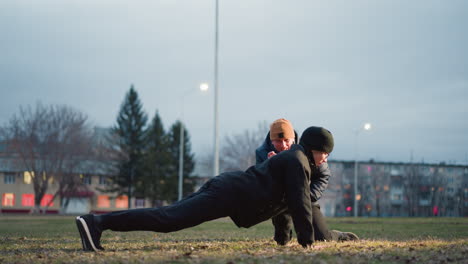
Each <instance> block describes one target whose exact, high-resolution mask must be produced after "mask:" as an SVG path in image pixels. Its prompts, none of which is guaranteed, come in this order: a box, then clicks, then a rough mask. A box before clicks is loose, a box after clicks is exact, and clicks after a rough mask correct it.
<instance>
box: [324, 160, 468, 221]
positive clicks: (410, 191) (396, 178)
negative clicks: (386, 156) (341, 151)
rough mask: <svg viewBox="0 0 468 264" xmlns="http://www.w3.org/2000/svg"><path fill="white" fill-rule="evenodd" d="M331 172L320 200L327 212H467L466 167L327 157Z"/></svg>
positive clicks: (331, 214) (446, 214)
mask: <svg viewBox="0 0 468 264" xmlns="http://www.w3.org/2000/svg"><path fill="white" fill-rule="evenodd" d="M329 165H330V169H331V171H332V175H333V176H332V177H331V179H330V182H329V186H328V189H327V190H326V191H325V193H324V196H323V197H322V199H321V201H320V204H321V205H322V211H323V212H324V214H325V215H326V216H353V215H354V210H355V208H353V207H354V198H356V199H357V200H358V208H357V210H358V215H359V216H377V217H387V216H468V166H462V165H447V164H443V163H441V164H426V163H391V162H374V161H372V160H371V161H366V162H358V163H357V168H358V169H357V180H358V181H357V185H358V192H357V193H355V192H354V177H355V170H354V168H355V162H354V161H330V162H329Z"/></svg>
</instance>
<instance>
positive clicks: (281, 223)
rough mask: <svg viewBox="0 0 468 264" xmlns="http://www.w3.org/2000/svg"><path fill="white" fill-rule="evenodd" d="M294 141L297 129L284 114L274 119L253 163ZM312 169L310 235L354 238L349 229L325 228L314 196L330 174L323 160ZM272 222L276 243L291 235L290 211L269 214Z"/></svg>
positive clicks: (271, 155) (287, 239)
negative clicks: (311, 228)
mask: <svg viewBox="0 0 468 264" xmlns="http://www.w3.org/2000/svg"><path fill="white" fill-rule="evenodd" d="M296 141H297V133H296V131H295V130H294V128H293V126H292V124H291V122H289V121H288V120H286V119H284V118H280V119H277V120H275V121H274V122H273V123H271V125H270V131H269V132H268V134H267V137H266V138H265V141H264V142H263V144H262V145H261V146H260V147H258V148H257V149H256V150H255V156H256V161H257V163H256V164H257V165H258V164H259V163H262V162H264V161H265V160H267V159H268V158H271V157H273V156H274V155H276V154H278V153H280V152H282V151H284V150H288V149H289V148H290V147H291V145H292V144H293V143H294V142H296ZM328 151H329V152H331V149H328ZM329 152H328V153H329ZM312 169H313V171H314V174H315V175H316V176H315V177H312V180H311V182H310V194H311V197H310V198H311V203H312V219H313V221H312V224H313V228H314V239H315V240H318V241H332V240H333V241H345V240H358V239H359V238H358V237H357V236H356V235H355V234H353V233H349V232H341V231H338V230H329V229H328V226H327V223H326V221H325V217H324V216H323V214H322V212H321V211H320V205H319V203H318V200H319V199H320V198H321V196H322V193H323V191H324V190H325V189H326V188H327V186H328V180H329V178H330V176H331V172H330V169H329V167H328V163H327V162H326V161H325V162H324V163H322V164H318V165H317V163H316V162H314V164H313V166H312ZM272 222H273V225H274V226H275V236H274V239H275V241H276V242H277V243H278V244H280V245H285V244H286V243H288V242H289V241H290V240H291V238H292V228H291V225H292V223H291V215H290V214H289V212H284V213H281V214H278V215H276V216H273V218H272Z"/></svg>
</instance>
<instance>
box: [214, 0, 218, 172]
mask: <svg viewBox="0 0 468 264" xmlns="http://www.w3.org/2000/svg"><path fill="white" fill-rule="evenodd" d="M218 14H219V4H218V0H215V45H214V46H215V50H214V52H215V54H214V83H213V86H214V87H213V90H214V144H213V147H214V151H213V152H214V153H213V176H216V175H218V174H219V121H218V119H219V117H218V43H219V33H218V24H219V22H218V20H219V19H218V18H219V15H218Z"/></svg>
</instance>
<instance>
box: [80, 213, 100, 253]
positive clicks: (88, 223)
mask: <svg viewBox="0 0 468 264" xmlns="http://www.w3.org/2000/svg"><path fill="white" fill-rule="evenodd" d="M93 218H94V217H93V215H92V214H87V215H82V216H78V217H77V218H76V220H75V222H76V226H77V227H78V231H79V232H80V237H81V245H82V246H83V250H84V251H98V250H104V248H103V247H102V246H101V233H102V232H101V231H100V230H98V229H97V228H96V227H95V226H94V219H93Z"/></svg>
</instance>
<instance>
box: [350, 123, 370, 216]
mask: <svg viewBox="0 0 468 264" xmlns="http://www.w3.org/2000/svg"><path fill="white" fill-rule="evenodd" d="M371 127H372V126H371V124H370V123H365V124H364V126H363V127H361V128H359V129H356V132H355V134H354V135H355V137H354V217H357V216H358V201H359V200H361V198H362V197H361V194H358V136H359V132H361V131H362V130H370V129H371Z"/></svg>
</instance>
